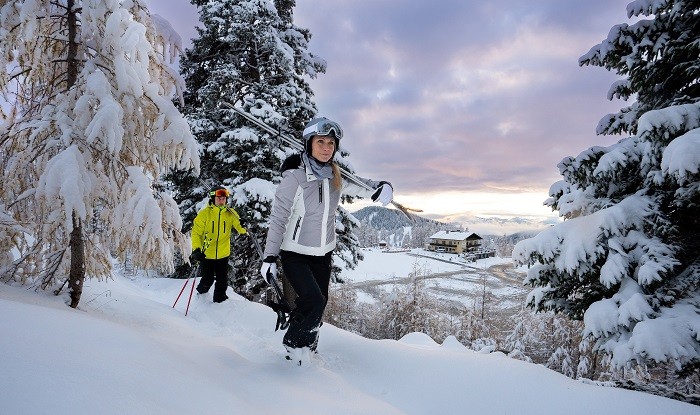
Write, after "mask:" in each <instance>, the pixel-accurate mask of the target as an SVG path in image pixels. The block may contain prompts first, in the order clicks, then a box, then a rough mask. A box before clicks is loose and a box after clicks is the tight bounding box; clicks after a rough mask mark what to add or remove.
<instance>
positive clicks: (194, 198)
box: [168, 0, 357, 298]
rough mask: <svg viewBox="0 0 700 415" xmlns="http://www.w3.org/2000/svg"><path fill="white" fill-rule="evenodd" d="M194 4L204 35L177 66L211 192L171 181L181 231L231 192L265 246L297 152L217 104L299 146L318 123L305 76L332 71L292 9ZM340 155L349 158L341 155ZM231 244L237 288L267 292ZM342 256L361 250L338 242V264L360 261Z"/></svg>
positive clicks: (251, 255) (239, 244)
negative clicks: (283, 173) (278, 193)
mask: <svg viewBox="0 0 700 415" xmlns="http://www.w3.org/2000/svg"><path fill="white" fill-rule="evenodd" d="M192 3H193V4H195V5H196V6H198V8H199V15H200V21H201V23H202V27H201V28H198V31H199V37H198V38H196V39H193V46H192V48H191V49H189V50H187V51H186V52H185V54H184V56H183V58H182V59H181V62H180V67H181V72H182V74H183V76H184V78H185V80H186V84H187V92H186V93H185V106H184V107H183V112H184V113H185V114H186V115H187V119H188V121H189V122H190V125H191V126H192V130H193V133H194V134H195V137H196V138H197V140H198V141H199V142H200V144H201V145H202V148H201V159H202V168H201V176H200V178H201V180H202V181H203V182H204V184H205V185H201V184H200V182H199V180H198V179H196V178H195V177H194V175H192V174H191V173H189V172H185V171H175V172H173V173H172V174H170V175H169V176H168V178H169V180H170V181H171V182H172V183H173V188H174V189H175V193H176V200H177V201H178V202H180V203H181V207H182V208H181V209H182V215H183V216H184V222H185V227H184V229H185V230H189V228H190V227H191V222H192V220H193V219H194V216H195V215H196V213H197V211H198V210H199V209H200V208H201V207H203V203H204V200H205V199H206V194H205V193H206V188H207V187H209V186H214V185H219V184H225V185H226V186H228V187H229V188H231V189H232V190H233V192H234V199H235V200H234V201H235V208H236V209H237V210H238V211H239V213H241V214H242V216H243V218H244V220H245V223H244V226H246V227H247V228H250V229H253V230H255V233H256V234H257V236H258V237H260V238H262V237H263V236H264V234H265V232H266V226H267V218H268V216H269V212H270V207H271V202H272V199H273V197H274V186H275V184H276V183H277V182H278V181H279V179H280V173H279V168H280V166H281V164H282V160H283V159H284V158H285V157H286V156H287V155H289V154H291V152H290V150H289V149H286V148H282V147H280V144H279V143H278V140H276V139H275V137H270V136H269V134H267V133H265V132H263V131H261V130H259V129H257V127H254V126H252V125H249V123H247V122H246V121H245V120H244V119H242V118H241V117H240V116H238V115H236V114H235V113H234V112H233V111H231V110H230V109H226V108H225V107H222V105H221V103H222V102H223V101H226V102H229V103H231V104H234V105H237V106H240V107H242V108H243V109H244V110H246V111H248V112H250V113H251V114H253V115H255V116H256V117H258V118H260V119H261V120H263V121H264V122H266V123H267V124H269V125H271V126H275V127H279V128H283V129H284V130H285V131H286V132H288V133H290V134H292V135H294V136H298V137H301V132H302V131H303V128H304V125H305V123H306V122H307V121H308V120H309V119H311V118H313V116H314V115H315V114H316V105H315V104H314V102H313V101H312V96H313V92H312V91H311V88H310V86H309V84H308V82H307V81H306V80H305V77H311V78H314V77H316V76H317V75H318V74H319V73H322V72H324V71H325V68H326V63H325V61H323V60H322V59H320V58H319V57H317V56H315V55H313V54H311V53H310V52H308V50H307V48H308V41H309V39H310V37H311V34H310V32H309V31H308V30H306V29H302V28H299V27H297V26H295V25H294V24H293V22H292V17H293V10H292V9H293V7H294V5H295V2H294V1H289V0H286V1H279V0H278V1H274V2H272V1H270V0H208V1H205V0H193V1H192ZM300 140H301V139H300ZM339 154H340V155H344V156H347V153H346V152H345V151H343V150H342V149H341V151H340V152H339ZM351 228H352V223H347V224H346V226H345V229H347V230H349V231H351ZM347 240H348V241H350V242H352V241H353V238H348V239H347ZM261 242H262V241H261ZM234 245H235V248H234V249H233V252H234V254H233V256H232V259H231V262H232V265H233V267H234V268H235V272H236V276H235V283H234V285H235V286H236V289H237V291H238V292H239V293H241V294H243V295H245V296H247V297H249V298H251V297H252V296H253V295H255V294H257V293H258V292H259V289H260V287H261V284H262V280H261V279H260V278H259V277H258V269H259V260H258V259H257V253H256V252H255V251H254V247H253V245H252V243H251V242H250V241H249V240H248V239H245V238H239V239H237V240H236V241H235V244H234ZM344 250H352V251H355V250H356V247H355V246H354V245H350V246H349V247H347V246H344V245H343V244H342V241H341V243H340V244H339V249H338V252H339V253H341V255H340V257H341V258H348V257H349V258H356V257H357V254H350V255H347V254H342V252H343V251H344Z"/></svg>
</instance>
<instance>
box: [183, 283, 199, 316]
mask: <svg viewBox="0 0 700 415" xmlns="http://www.w3.org/2000/svg"><path fill="white" fill-rule="evenodd" d="M195 282H197V277H194V279H193V280H192V288H190V298H189V299H188V300H187V308H186V309H185V316H187V312H188V311H189V310H190V301H192V293H193V292H194V283H195Z"/></svg>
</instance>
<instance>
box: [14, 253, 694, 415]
mask: <svg viewBox="0 0 700 415" xmlns="http://www.w3.org/2000/svg"><path fill="white" fill-rule="evenodd" d="M377 258H391V256H387V257H377ZM183 283H184V281H183V280H172V279H164V278H149V277H146V276H143V275H140V276H138V277H136V278H135V279H133V280H131V279H128V278H126V277H123V276H121V275H115V276H114V279H113V280H110V281H107V282H97V281H94V280H89V281H87V282H86V285H85V288H84V294H83V297H82V302H81V306H80V308H79V309H78V310H74V309H71V308H69V307H67V306H66V305H65V303H66V301H67V296H66V295H61V296H60V297H55V296H53V295H51V294H50V293H47V292H41V291H39V292H35V291H34V290H33V289H28V288H27V287H19V286H9V285H6V284H0V327H2V336H0V339H1V340H0V344H1V345H2V347H1V349H2V352H1V353H0V371H1V372H2V374H3V376H2V378H1V380H0V402H2V411H0V412H2V413H3V414H55V415H58V414H71V415H75V414H78V415H80V414H97V413H99V414H120V415H121V414H148V415H156V414H169V415H172V414H195V413H198V414H199V413H202V414H289V415H292V414H402V413H403V414H435V413H438V414H467V413H468V414H537V415H555V414H556V415H559V414H563V413H566V414H567V415H573V414H635V415H642V414H649V415H658V414H675V415H683V414H693V415H698V414H700V408H698V407H697V406H693V405H690V404H687V403H682V402H678V401H674V400H670V399H666V398H661V397H658V396H654V395H649V394H644V393H640V392H632V391H627V390H621V389H615V388H610V387H603V386H595V385H591V384H588V383H586V382H581V381H576V380H572V379H569V378H567V377H565V376H563V375H561V374H559V373H556V372H554V371H551V370H549V369H546V368H544V367H543V366H540V365H534V364H530V363H525V362H522V361H518V360H514V359H510V358H508V357H506V356H505V355H503V354H501V353H491V354H481V353H478V352H474V351H471V350H468V349H467V348H465V347H463V346H462V345H461V344H459V342H457V341H456V339H455V338H454V337H450V338H448V339H447V340H445V342H444V343H443V344H442V345H439V344H436V343H435V342H433V341H432V340H431V339H430V338H428V337H427V336H425V335H423V334H420V333H412V334H410V335H407V336H406V337H404V338H403V339H402V340H400V341H393V340H369V339H364V338H362V337H360V336H357V335H355V334H352V333H349V332H346V331H343V330H340V329H338V328H336V327H333V326H331V325H330V324H325V325H324V326H323V327H322V328H321V341H320V344H319V354H318V355H317V356H316V357H314V359H313V361H312V363H311V365H309V366H307V367H299V366H295V365H293V364H292V363H290V362H288V361H286V360H285V359H284V354H283V348H282V346H281V341H282V335H283V333H282V332H274V322H275V314H274V313H273V312H272V311H271V310H270V309H269V308H267V307H265V306H264V305H261V304H256V303H251V302H248V301H246V300H244V299H242V298H241V297H239V296H236V295H235V294H233V292H229V294H228V295H229V296H230V297H231V299H230V300H229V301H226V302H224V303H222V304H214V303H212V302H211V294H207V295H205V296H196V295H195V297H194V298H193V299H192V303H191V306H190V310H189V313H188V316H185V315H184V308H185V306H186V303H187V294H188V293H189V288H190V286H189V285H188V286H187V289H186V291H185V294H183V298H181V299H180V301H179V302H178V305H177V307H176V309H173V308H172V307H171V306H172V303H173V301H174V300H175V298H176V297H177V294H178V292H180V289H181V288H182V286H183Z"/></svg>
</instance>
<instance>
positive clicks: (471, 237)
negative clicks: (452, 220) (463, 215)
mask: <svg viewBox="0 0 700 415" xmlns="http://www.w3.org/2000/svg"><path fill="white" fill-rule="evenodd" d="M482 241H483V238H482V237H481V236H479V235H477V234H475V233H472V232H462V231H440V232H438V233H436V234H434V235H432V236H430V238H429V242H428V244H427V245H426V247H425V248H426V249H427V250H428V251H434V252H446V253H451V254H463V255H464V256H465V258H467V259H481V258H487V257H492V256H495V254H496V253H495V251H494V250H492V249H491V250H488V249H484V248H483V247H482V246H481V242H482Z"/></svg>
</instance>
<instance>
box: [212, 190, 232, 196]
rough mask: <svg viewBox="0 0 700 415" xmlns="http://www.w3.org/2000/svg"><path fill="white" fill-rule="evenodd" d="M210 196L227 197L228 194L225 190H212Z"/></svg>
mask: <svg viewBox="0 0 700 415" xmlns="http://www.w3.org/2000/svg"><path fill="white" fill-rule="evenodd" d="M209 194H210V195H211V196H216V197H229V195H230V193H229V191H228V190H226V189H218V190H214V191H212V192H210V193H209Z"/></svg>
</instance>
